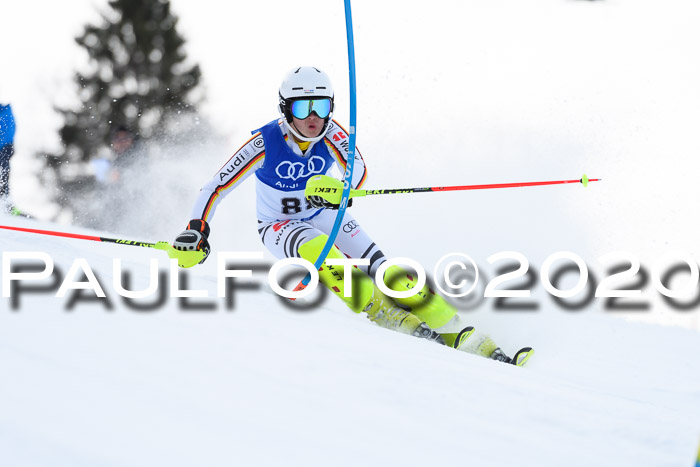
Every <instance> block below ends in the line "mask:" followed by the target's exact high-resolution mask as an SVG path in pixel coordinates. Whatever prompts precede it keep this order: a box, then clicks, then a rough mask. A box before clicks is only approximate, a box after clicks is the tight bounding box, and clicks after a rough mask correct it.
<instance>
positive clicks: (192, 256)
mask: <svg viewBox="0 0 700 467" xmlns="http://www.w3.org/2000/svg"><path fill="white" fill-rule="evenodd" d="M0 229H5V230H14V231H16V232H25V233H34V234H39V235H50V236H52V237H64V238H74V239H78V240H92V241H94V242H104V243H116V244H118V245H131V246H139V247H144V248H155V249H156V250H163V251H165V252H166V253H167V254H168V256H169V257H170V258H173V259H177V262H178V265H179V266H180V267H183V268H189V267H192V266H194V265H195V264H198V263H199V262H200V261H202V260H203V259H204V252H202V251H180V250H176V249H175V248H173V247H172V245H170V244H169V243H168V242H156V243H148V242H139V241H137V240H124V239H119V238H109V237H98V236H95V235H83V234H76V233H71V232H58V231H55V230H40V229H29V228H26V227H15V226H11V225H0Z"/></svg>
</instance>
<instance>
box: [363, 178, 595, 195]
mask: <svg viewBox="0 0 700 467" xmlns="http://www.w3.org/2000/svg"><path fill="white" fill-rule="evenodd" d="M601 180H602V179H600V178H588V177H587V176H586V175H584V176H583V177H582V178H580V179H578V180H551V181H545V182H520V183H494V184H489V185H461V186H431V187H422V188H390V189H386V190H352V191H351V193H350V197H351V198H355V197H361V196H369V195H391V194H402V193H426V192H435V191H466V190H490V189H497V188H522V187H529V186H543V185H563V184H568V183H581V184H582V185H583V186H584V187H585V186H588V184H589V183H591V182H599V181H601Z"/></svg>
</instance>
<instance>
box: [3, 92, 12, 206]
mask: <svg viewBox="0 0 700 467" xmlns="http://www.w3.org/2000/svg"><path fill="white" fill-rule="evenodd" d="M14 139H15V118H14V115H12V107H11V106H10V104H7V105H3V104H0V209H2V210H5V211H7V212H12V210H13V208H12V206H11V203H10V201H9V197H10V158H11V157H12V155H13V154H14V152H15V150H14V144H13V143H14Z"/></svg>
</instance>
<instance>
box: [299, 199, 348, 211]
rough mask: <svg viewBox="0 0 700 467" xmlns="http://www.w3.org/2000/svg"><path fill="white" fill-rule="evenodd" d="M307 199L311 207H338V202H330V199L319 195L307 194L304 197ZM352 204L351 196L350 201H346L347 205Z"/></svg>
mask: <svg viewBox="0 0 700 467" xmlns="http://www.w3.org/2000/svg"><path fill="white" fill-rule="evenodd" d="M306 199H308V200H309V204H310V205H311V207H313V208H327V209H338V208H340V205H339V204H335V203H331V202H330V201H328V200H326V199H324V198H323V197H321V196H309V197H308V198H306ZM350 206H352V198H350V201H348V207H350Z"/></svg>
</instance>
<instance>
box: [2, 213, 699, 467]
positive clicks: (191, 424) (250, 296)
mask: <svg viewBox="0 0 700 467" xmlns="http://www.w3.org/2000/svg"><path fill="white" fill-rule="evenodd" d="M2 220H3V222H4V223H11V224H15V225H24V226H27V227H30V228H36V227H37V225H36V224H37V223H34V222H31V221H24V222H22V221H18V220H16V219H8V218H3V219H2ZM52 227H53V228H55V226H51V225H48V224H47V225H43V224H39V228H44V229H50V228H52ZM2 235H3V251H4V252H22V251H42V252H45V253H48V254H49V255H50V256H51V257H52V258H53V260H54V261H55V264H56V272H55V274H54V276H53V277H52V278H50V279H47V280H44V281H36V284H37V285H39V286H45V287H48V288H51V287H53V291H52V292H44V293H42V294H38V293H23V292H20V293H19V300H20V302H19V306H18V307H17V308H16V309H12V304H11V302H10V299H3V310H2V311H1V312H0V355H1V358H0V374H2V375H3V384H2V385H1V386H0V463H2V465H8V466H10V465H11V466H15V467H19V466H39V465H52V466H54V465H70V466H81V465H85V466H102V465H105V466H127V465H128V466H152V465H171V466H186V465H209V466H217V465H256V466H273V465H299V466H302V465H303V466H308V465H329V464H331V465H347V466H351V465H360V464H364V465H397V466H398V465H403V466H406V465H426V464H430V465H432V464H435V463H438V464H445V463H451V462H456V461H457V460H462V461H463V462H468V463H471V464H476V465H489V466H508V465H527V466H561V465H570V466H591V465H601V466H673V465H690V462H691V461H690V460H692V459H693V455H694V449H695V448H696V446H697V444H696V443H697V441H698V435H699V434H700V429H699V424H698V417H697V415H698V414H699V413H700V376H699V375H700V364H699V363H698V359H697V355H698V354H700V339H698V333H697V332H696V331H692V330H688V329H681V328H676V327H661V326H656V325H649V324H639V323H630V322H626V321H622V320H619V319H615V318H612V317H609V316H605V315H601V314H592V313H584V314H582V315H576V316H575V317H572V316H569V315H567V314H566V313H565V312H562V311H556V312H551V311H550V312H548V313H545V312H540V313H525V314H523V313H510V314H508V315H507V316H505V317H504V316H500V317H494V316H493V315H494V313H493V312H489V313H488V315H485V314H482V315H484V316H479V314H477V315H469V314H464V315H463V316H464V317H465V319H468V320H471V322H472V323H473V324H475V325H476V326H477V327H479V328H480V329H484V330H488V331H490V332H491V334H492V335H493V336H494V338H495V339H496V340H497V341H499V343H500V345H501V346H502V347H503V348H504V349H506V350H507V351H509V352H511V353H512V352H513V351H514V350H515V349H517V348H518V347H519V346H520V345H522V344H531V345H533V346H534V347H535V348H536V349H537V354H536V356H535V357H534V358H533V359H532V360H531V362H530V363H529V364H528V366H527V367H526V368H516V367H512V366H510V365H504V364H501V363H498V362H494V361H490V360H487V359H484V358H481V357H476V356H473V355H470V354H466V353H463V352H458V351H454V350H451V349H448V348H445V347H442V346H439V345H436V344H432V343H429V342H425V341H421V340H418V339H415V338H412V337H409V336H404V335H401V334H397V333H394V332H391V331H388V330H385V329H382V328H379V327H377V326H375V325H373V324H371V323H370V322H369V321H367V320H366V319H364V318H363V317H361V316H359V315H355V314H353V313H351V312H349V311H347V310H346V309H345V308H344V306H343V305H342V304H341V303H339V301H338V300H331V299H330V298H329V299H327V300H325V301H324V302H323V304H322V305H321V306H320V307H318V308H317V309H315V310H313V311H292V310H290V309H288V308H287V307H285V306H284V305H282V304H281V299H280V298H278V297H276V296H275V295H274V294H273V293H272V292H271V291H268V289H267V285H265V275H264V274H259V273H255V275H254V276H253V277H252V278H251V279H249V280H245V281H244V282H241V283H240V284H241V285H243V284H245V283H248V284H251V285H253V286H256V287H259V288H258V289H257V290H253V291H251V290H248V289H245V288H240V289H237V290H235V292H234V296H235V305H234V307H233V309H231V310H229V309H227V308H226V305H225V300H223V299H215V298H209V299H197V300H198V301H197V303H200V304H201V303H203V302H206V303H209V304H210V305H211V306H212V307H213V309H210V310H199V311H196V310H192V309H191V306H188V307H187V309H186V308H185V307H184V306H183V305H182V304H180V303H179V302H178V301H177V299H175V298H171V299H169V300H167V303H165V304H163V305H160V306H157V307H156V308H155V309H153V310H151V311H135V310H132V309H130V308H127V307H126V306H124V305H123V304H120V301H121V299H120V298H119V297H118V296H117V294H116V292H115V289H114V286H113V285H112V282H113V273H112V263H113V261H112V260H113V258H114V257H118V258H121V259H122V261H123V263H124V264H125V269H126V270H128V271H131V272H132V273H133V274H134V275H137V277H138V280H136V281H135V282H134V283H133V285H132V288H133V289H135V290H141V289H144V288H145V287H146V286H147V285H148V284H147V282H148V281H147V276H148V274H147V271H148V268H149V261H150V260H151V259H152V258H157V259H158V260H159V263H160V268H161V269H162V270H163V271H165V270H167V264H166V263H167V257H166V256H165V255H164V254H162V253H161V252H157V251H154V250H150V249H141V248H135V247H128V246H120V245H110V244H103V243H96V242H90V241H81V240H69V239H60V238H53V237H45V236H38V235H31V234H25V233H19V232H3V234H2ZM75 258H85V259H86V260H87V263H88V264H89V266H90V270H92V271H94V272H95V274H96V276H97V278H98V280H99V283H100V285H101V287H102V288H103V289H104V291H105V293H106V294H107V296H108V300H109V301H110V303H111V304H112V308H111V309H108V308H107V307H106V306H105V304H104V302H96V301H95V300H94V298H93V300H87V299H88V298H89V297H94V294H92V292H89V291H80V292H79V293H80V297H82V298H83V299H82V300H78V302H76V303H75V305H74V307H73V308H71V307H70V305H69V302H70V300H71V296H72V294H73V293H75V292H76V291H69V292H68V294H67V295H66V297H64V298H57V297H55V296H54V294H55V291H56V289H57V287H58V282H54V281H57V280H58V281H61V280H63V278H64V277H65V276H66V275H67V272H68V270H69V268H70V266H71V264H72V263H73V261H74V259H75ZM21 263H24V264H28V263H29V262H28V261H24V262H21ZM37 264H38V263H37ZM212 266H214V265H213V264H208V263H207V264H205V265H204V266H202V267H201V268H200V269H194V270H190V271H188V278H189V281H188V287H189V288H190V289H196V290H206V291H208V294H209V297H215V295H216V277H217V276H216V270H215V267H212ZM56 277H58V279H57V278H56ZM75 280H82V279H81V276H80V275H78V276H77V277H76V278H75ZM22 284H24V285H29V284H30V283H29V282H28V281H23V282H22ZM161 287H164V288H167V285H165V284H161ZM144 300H145V302H151V300H150V299H149V300H146V299H144ZM192 300H193V301H194V299H192ZM484 323H488V326H487V327H488V329H485V328H486V326H485V324H484Z"/></svg>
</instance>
